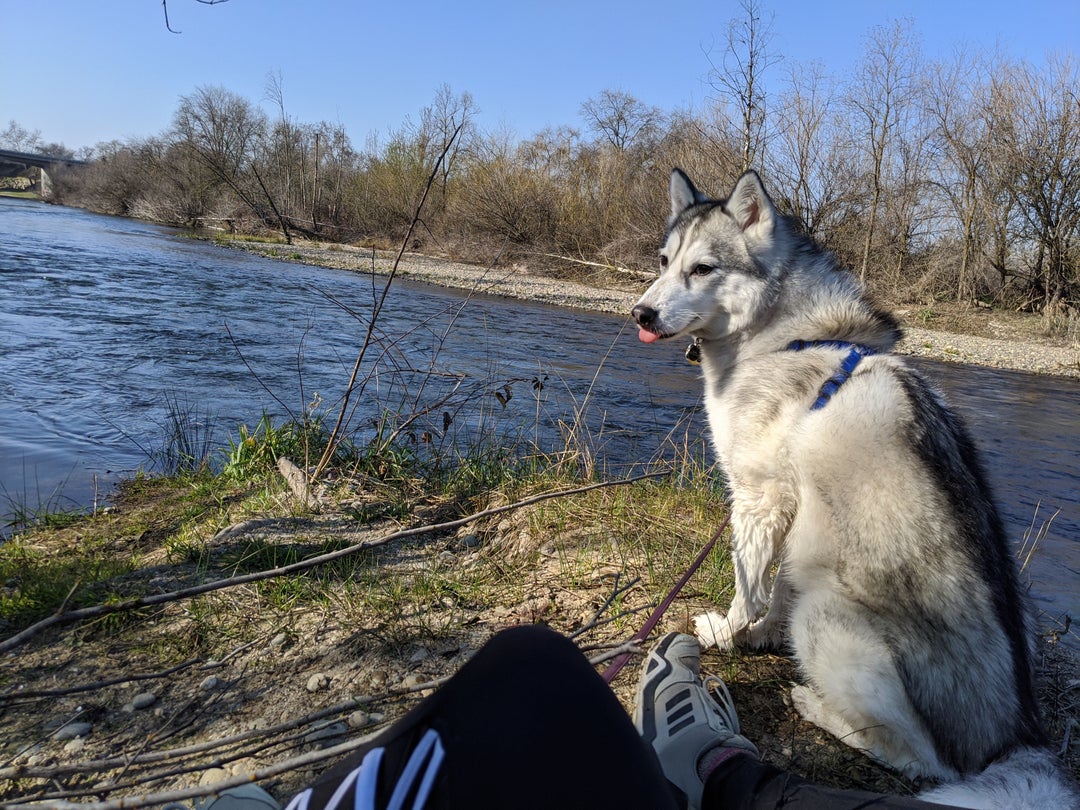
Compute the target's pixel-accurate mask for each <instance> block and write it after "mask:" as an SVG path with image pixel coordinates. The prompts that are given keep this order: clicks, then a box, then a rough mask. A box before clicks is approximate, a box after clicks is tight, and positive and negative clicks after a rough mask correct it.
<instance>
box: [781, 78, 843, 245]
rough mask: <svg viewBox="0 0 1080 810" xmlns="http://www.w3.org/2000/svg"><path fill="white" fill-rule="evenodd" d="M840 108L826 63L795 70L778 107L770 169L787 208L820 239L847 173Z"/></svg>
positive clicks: (807, 229) (812, 234) (810, 232)
mask: <svg viewBox="0 0 1080 810" xmlns="http://www.w3.org/2000/svg"><path fill="white" fill-rule="evenodd" d="M836 106H837V104H836V91H835V88H834V87H833V85H832V82H831V81H830V80H829V79H828V77H827V76H826V75H825V72H824V67H823V66H822V65H821V64H820V63H814V64H810V65H798V66H795V67H793V68H792V69H791V72H790V74H789V78H788V89H787V90H786V91H785V92H784V93H782V94H781V96H780V99H779V104H778V105H777V106H776V108H775V123H774V127H773V129H774V133H775V135H774V139H773V141H772V147H771V149H770V160H769V163H768V166H769V173H770V176H772V177H773V178H774V184H775V185H776V186H777V187H778V188H782V189H784V193H785V194H786V196H785V197H784V199H783V203H784V208H785V209H786V210H787V211H788V212H789V213H790V214H792V215H793V216H795V217H796V218H797V219H798V220H799V221H800V222H801V223H802V225H803V227H804V228H805V229H806V231H807V233H809V234H810V235H811V236H815V237H816V238H821V237H822V236H823V234H822V233H821V229H822V226H823V224H824V222H825V220H826V218H827V216H828V213H829V210H830V208H832V207H834V205H835V198H836V196H837V194H838V189H837V183H838V181H839V180H840V179H841V177H842V176H843V175H842V173H841V172H840V164H841V163H842V158H841V156H840V155H841V152H840V149H839V146H840V144H839V139H840V135H841V132H842V130H841V128H840V127H838V126H837V125H836V122H835V117H836Z"/></svg>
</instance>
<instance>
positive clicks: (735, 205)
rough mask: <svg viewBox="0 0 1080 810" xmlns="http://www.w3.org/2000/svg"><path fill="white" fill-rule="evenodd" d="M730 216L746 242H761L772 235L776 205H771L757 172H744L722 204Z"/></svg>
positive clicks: (774, 225) (775, 217)
mask: <svg viewBox="0 0 1080 810" xmlns="http://www.w3.org/2000/svg"><path fill="white" fill-rule="evenodd" d="M724 207H725V208H726V209H727V212H728V213H729V214H730V215H731V216H732V218H733V219H734V220H735V222H736V223H737V224H738V226H739V227H740V228H741V229H742V232H743V233H744V234H745V235H746V239H747V241H748V242H751V243H754V242H762V241H764V240H767V239H769V237H771V236H772V234H773V231H774V230H775V228H776V219H777V213H776V206H774V205H773V202H772V200H771V199H769V195H768V194H767V193H766V191H765V187H764V186H763V185H762V184H761V178H760V177H758V174H757V172H755V171H753V170H750V171H748V172H745V173H744V174H743V176H742V177H740V178H739V180H738V182H737V183H735V189H734V191H732V192H731V196H730V197H729V198H728V200H727V203H726V204H725V206H724Z"/></svg>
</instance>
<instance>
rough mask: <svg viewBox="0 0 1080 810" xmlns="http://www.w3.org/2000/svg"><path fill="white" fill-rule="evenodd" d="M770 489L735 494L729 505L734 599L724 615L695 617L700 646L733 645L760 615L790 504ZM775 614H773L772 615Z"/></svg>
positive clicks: (710, 612)
mask: <svg viewBox="0 0 1080 810" xmlns="http://www.w3.org/2000/svg"><path fill="white" fill-rule="evenodd" d="M773 489H774V490H775V491H771V492H764V491H760V492H756V493H752V494H749V495H748V494H746V493H745V492H743V493H738V492H737V493H736V495H735V497H734V499H733V502H732V507H731V532H732V534H731V537H732V539H731V561H732V564H733V566H734V569H735V598H734V599H732V600H731V607H730V609H729V610H728V613H727V616H722V615H720V614H719V613H716V612H715V611H709V612H708V613H703V614H702V615H700V616H697V617H695V618H694V630H695V632H696V634H697V638H698V641H699V642H700V643H701V646H702V647H710V646H712V645H713V644H715V645H716V646H717V647H719V648H720V649H727V648H729V647H731V646H732V643H733V642H734V640H735V638H736V637H737V636H739V635H741V634H742V633H743V632H744V631H746V629H747V628H748V627H750V623H751V622H753V621H754V620H755V619H757V618H758V617H759V616H761V612H762V610H764V608H765V605H766V604H767V603H768V601H769V593H770V590H771V589H772V574H771V567H772V563H773V560H775V559H776V556H777V554H778V553H779V551H780V548H781V547H782V546H783V543H784V537H785V536H786V535H787V531H788V529H789V528H790V526H791V517H792V514H793V513H794V503H793V502H792V501H791V499H789V498H785V497H783V496H782V494H781V493H780V492H779V490H778V488H776V487H773ZM778 617H779V614H777V618H778Z"/></svg>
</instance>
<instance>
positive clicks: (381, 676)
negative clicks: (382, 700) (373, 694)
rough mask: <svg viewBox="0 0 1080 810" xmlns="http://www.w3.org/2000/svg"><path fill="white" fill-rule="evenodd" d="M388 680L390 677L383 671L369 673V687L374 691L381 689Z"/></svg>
mask: <svg viewBox="0 0 1080 810" xmlns="http://www.w3.org/2000/svg"><path fill="white" fill-rule="evenodd" d="M389 680H390V676H389V675H388V674H387V672H386V670H384V669H377V670H375V671H374V672H372V673H371V685H372V686H374V687H375V688H376V689H382V688H383V687H384V686H386V682H387V681H389Z"/></svg>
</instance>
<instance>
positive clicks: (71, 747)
mask: <svg viewBox="0 0 1080 810" xmlns="http://www.w3.org/2000/svg"><path fill="white" fill-rule="evenodd" d="M85 747H86V740H84V739H83V738H82V737H76V738H75V739H74V740H68V741H67V743H66V744H65V745H64V750H65V751H67V752H68V753H69V754H77V753H78V752H79V751H82V750H83V749H84V748H85Z"/></svg>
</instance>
